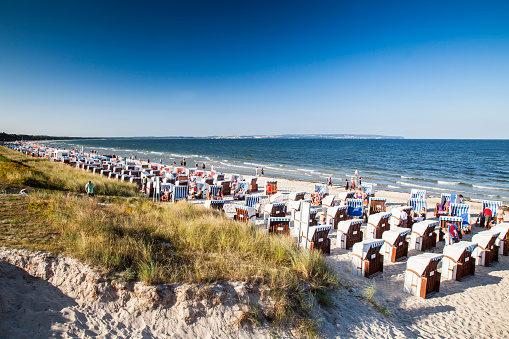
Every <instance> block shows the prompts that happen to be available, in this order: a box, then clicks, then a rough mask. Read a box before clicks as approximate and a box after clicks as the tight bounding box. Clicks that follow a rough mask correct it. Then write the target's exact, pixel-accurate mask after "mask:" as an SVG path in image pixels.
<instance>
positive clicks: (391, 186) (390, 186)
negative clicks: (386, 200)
mask: <svg viewBox="0 0 509 339" xmlns="http://www.w3.org/2000/svg"><path fill="white" fill-rule="evenodd" d="M387 187H389V188H401V187H400V186H393V185H387Z"/></svg>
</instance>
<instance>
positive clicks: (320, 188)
mask: <svg viewBox="0 0 509 339" xmlns="http://www.w3.org/2000/svg"><path fill="white" fill-rule="evenodd" d="M315 191H317V192H318V194H320V196H321V197H322V198H323V197H324V196H326V195H327V194H329V187H328V186H327V185H325V184H315Z"/></svg>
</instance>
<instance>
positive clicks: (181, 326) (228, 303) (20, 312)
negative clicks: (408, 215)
mask: <svg viewBox="0 0 509 339" xmlns="http://www.w3.org/2000/svg"><path fill="white" fill-rule="evenodd" d="M266 179H269V178H260V179H259V187H260V192H259V193H258V194H260V195H262V197H263V198H262V203H263V204H265V203H266V202H267V197H266V196H264V195H263V193H262V190H263V184H264V183H265V180H266ZM277 180H278V191H279V192H282V193H283V194H285V195H286V194H289V193H290V192H293V191H306V192H308V194H309V192H311V191H312V190H313V187H314V185H313V183H308V182H302V181H293V180H282V179H277ZM335 192H344V188H343V187H334V188H333V189H332V190H331V194H334V193H335ZM376 196H383V197H386V198H387V199H388V200H387V202H388V208H389V209H390V208H391V206H396V205H399V204H401V203H405V202H406V200H407V198H408V196H409V194H402V193H395V192H387V191H379V190H377V191H376ZM306 198H308V197H306ZM227 200H228V201H227V204H226V205H225V211H226V213H227V214H228V215H230V216H231V215H232V214H233V212H234V207H233V205H234V203H235V202H233V201H231V196H230V197H229V198H227ZM437 201H438V198H433V197H429V198H428V208H434V206H435V203H436V202H437ZM202 202H203V200H202V201H193V203H202ZM240 204H244V202H240ZM471 205H472V207H471V209H472V210H471V213H472V215H474V214H477V213H478V211H479V209H480V204H478V203H471ZM431 216H432V213H428V217H431ZM256 224H257V225H259V226H260V227H262V225H263V221H262V219H259V220H258V221H257V223H256ZM473 231H474V232H473V233H474V234H475V233H476V232H479V231H481V229H480V228H476V227H473ZM334 234H335V233H334V232H333V234H332V235H334ZM471 236H472V234H470V235H466V236H464V240H470V239H471ZM442 248H443V242H441V243H439V244H438V245H437V247H436V248H434V249H433V250H432V251H433V252H437V253H441V252H442ZM418 253H419V252H418V251H414V250H410V251H409V256H412V255H416V254H418ZM0 259H2V260H0V312H1V317H0V333H1V334H0V337H18V338H19V337H30V338H31V337H49V336H55V337H74V336H77V337H85V336H96V335H97V336H100V337H110V336H111V337H134V338H142V337H168V336H171V337H174V338H196V337H199V338H224V337H265V336H270V333H269V332H268V331H267V328H266V327H263V326H262V327H260V328H254V329H253V328H250V327H249V328H245V329H240V330H239V329H238V327H237V326H236V325H235V321H236V319H238V318H239V316H240V315H241V313H242V310H243V306H242V303H241V302H239V300H240V301H242V300H244V301H246V298H247V296H248V295H249V297H250V298H257V296H259V295H260V293H261V292H260V291H258V292H256V293H252V294H249V293H247V292H246V289H245V286H243V285H242V284H236V283H231V284H226V285H213V286H212V287H211V288H212V289H213V290H214V292H212V293H208V294H207V293H206V294H207V295H212V296H211V297H206V298H203V296H201V297H196V296H194V295H195V293H194V294H193V293H190V292H189V291H190V290H192V288H191V287H189V286H182V285H171V286H169V287H168V286H166V287H164V288H162V287H157V288H156V287H149V286H143V285H142V284H140V283H138V284H136V285H135V286H120V285H119V286H117V285H115V284H114V283H113V284H108V283H106V282H105V281H104V279H102V278H101V277H100V276H99V275H98V273H94V271H93V270H92V269H91V268H90V267H88V266H86V265H83V264H80V263H78V262H77V261H76V260H73V259H69V258H56V259H55V258H53V257H51V256H49V257H48V256H46V255H45V254H41V253H35V254H34V253H29V252H26V251H12V250H11V251H7V250H5V249H4V250H2V251H0ZM326 260H327V262H329V263H330V265H331V267H332V268H333V269H334V270H335V271H336V272H337V274H338V275H339V277H340V280H341V282H342V283H343V285H344V286H345V287H344V288H342V289H340V290H339V291H337V292H335V293H334V297H333V301H334V304H335V305H334V307H332V308H329V309H316V317H317V319H318V320H319V322H320V327H321V330H322V334H323V336H324V337H328V338H334V337H341V338H343V337H352V338H354V337H355V338H359V337H360V338H393V337H396V338H443V337H447V338H503V337H509V313H508V312H507V310H506V309H507V306H506V305H507V301H508V300H509V257H500V258H499V262H498V263H494V264H493V265H492V266H491V267H480V266H477V267H476V275H475V276H471V277H467V278H464V279H463V280H462V281H461V282H457V281H442V283H441V286H440V292H438V293H436V294H434V295H433V296H432V297H430V298H428V299H422V298H418V297H415V296H412V295H409V294H407V293H405V292H404V291H403V277H404V271H405V268H406V260H405V261H401V262H398V263H395V264H391V263H385V264H384V272H383V274H381V275H379V276H377V277H376V278H374V279H366V278H361V277H355V276H352V275H351V274H350V262H351V251H347V250H341V249H338V248H336V245H335V238H334V239H333V241H332V251H331V255H330V256H327V258H326ZM19 267H21V268H23V270H22V269H20V268H19ZM373 282H375V283H376V291H377V292H376V294H375V301H376V302H377V303H378V304H380V305H383V306H385V307H387V309H388V311H389V313H390V316H389V317H385V316H384V315H382V314H381V313H380V312H378V311H376V310H375V309H374V308H373V306H371V304H369V303H367V302H366V301H363V300H360V298H359V296H361V295H362V294H363V289H364V288H365V287H366V286H369V285H370V284H372V283H373ZM113 285H114V286H113ZM262 295H263V293H262ZM214 300H215V301H214ZM221 300H222V301H221ZM266 303H269V301H266ZM148 305H155V306H148ZM281 336H283V337H286V336H292V335H291V334H289V333H284V334H282V335H281Z"/></svg>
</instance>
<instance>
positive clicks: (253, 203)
mask: <svg viewBox="0 0 509 339" xmlns="http://www.w3.org/2000/svg"><path fill="white" fill-rule="evenodd" d="M259 202H260V196H259V195H254V194H246V206H249V207H252V208H254V209H256V216H257V217H259V216H260V211H259V210H258V206H257V205H258V203H259Z"/></svg>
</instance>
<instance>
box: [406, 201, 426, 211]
mask: <svg viewBox="0 0 509 339" xmlns="http://www.w3.org/2000/svg"><path fill="white" fill-rule="evenodd" d="M407 205H408V206H412V209H413V210H414V211H415V212H417V213H421V211H422V209H423V208H424V211H425V212H428V206H427V204H426V200H425V199H421V198H410V199H408V202H407Z"/></svg>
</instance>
